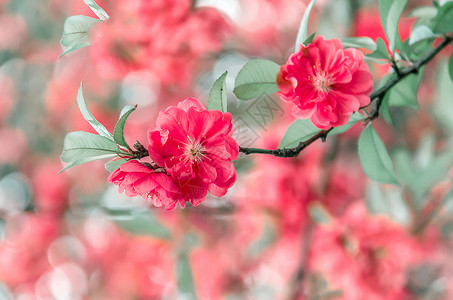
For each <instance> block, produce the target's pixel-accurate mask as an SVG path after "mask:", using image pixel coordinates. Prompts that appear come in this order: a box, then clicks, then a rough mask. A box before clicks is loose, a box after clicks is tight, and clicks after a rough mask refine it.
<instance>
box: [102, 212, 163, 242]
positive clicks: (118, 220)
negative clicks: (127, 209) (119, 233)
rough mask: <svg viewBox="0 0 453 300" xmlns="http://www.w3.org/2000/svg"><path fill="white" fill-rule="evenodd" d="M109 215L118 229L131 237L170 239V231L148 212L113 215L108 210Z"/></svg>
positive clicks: (113, 213)
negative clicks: (145, 236)
mask: <svg viewBox="0 0 453 300" xmlns="http://www.w3.org/2000/svg"><path fill="white" fill-rule="evenodd" d="M109 213H110V215H112V219H113V221H114V222H115V224H116V225H118V227H120V228H121V229H123V230H124V231H127V232H128V233H130V234H132V235H147V236H153V237H157V238H161V239H170V237H171V233H170V230H169V229H168V228H167V227H165V226H164V225H162V224H161V223H160V222H159V221H158V220H157V219H156V218H154V216H153V215H152V214H151V213H149V212H147V213H133V212H132V213H129V214H127V213H126V214H124V213H121V214H120V215H115V214H116V213H115V211H112V210H109Z"/></svg>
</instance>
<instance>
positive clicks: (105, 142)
mask: <svg viewBox="0 0 453 300" xmlns="http://www.w3.org/2000/svg"><path fill="white" fill-rule="evenodd" d="M118 153H121V151H119V149H118V145H117V144H116V143H115V142H113V141H112V140H110V139H108V138H105V137H103V136H99V135H96V134H92V133H88V132H84V131H75V132H70V133H68V134H67V135H66V137H65V139H64V146H63V154H62V155H61V160H62V161H64V162H67V163H70V164H69V165H68V166H66V167H65V168H64V169H63V170H66V169H68V168H70V167H73V166H75V165H80V164H82V163H85V162H90V161H93V160H98V159H104V158H112V157H115V156H116V155H117V154H118Z"/></svg>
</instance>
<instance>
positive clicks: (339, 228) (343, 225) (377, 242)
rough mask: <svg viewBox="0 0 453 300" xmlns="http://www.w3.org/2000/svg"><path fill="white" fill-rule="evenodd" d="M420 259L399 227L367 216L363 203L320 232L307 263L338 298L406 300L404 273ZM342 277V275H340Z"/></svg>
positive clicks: (417, 249) (416, 246)
mask: <svg viewBox="0 0 453 300" xmlns="http://www.w3.org/2000/svg"><path fill="white" fill-rule="evenodd" d="M421 258H422V248H421V247H420V245H419V244H418V243H417V241H416V240H415V239H414V238H412V237H411V236H410V233H409V232H408V231H407V230H406V229H405V228H404V227H402V226H400V225H398V224H396V223H394V222H392V221H391V220H390V219H388V218H386V217H384V216H370V215H369V214H368V213H367V211H366V208H365V206H364V205H363V203H357V204H356V205H354V206H351V207H350V209H349V210H348V212H347V213H346V214H345V215H344V216H343V217H342V218H340V219H336V220H331V222H330V223H329V224H327V225H326V226H322V227H319V228H318V229H317V231H316V232H315V235H314V240H313V244H312V248H311V256H310V264H311V267H312V269H313V271H315V272H321V273H322V274H323V276H325V278H326V279H327V281H328V282H329V286H330V288H331V289H341V290H342V292H343V297H341V298H339V299H347V300H361V299H370V300H371V299H395V300H397V299H406V298H404V297H403V295H405V294H406V290H405V287H406V284H407V280H408V278H407V271H408V269H409V267H411V266H412V265H413V264H416V263H418V262H419V260H420V259H421ZM339 274H341V275H339Z"/></svg>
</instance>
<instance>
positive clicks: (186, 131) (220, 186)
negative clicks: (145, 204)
mask: <svg viewBox="0 0 453 300" xmlns="http://www.w3.org/2000/svg"><path fill="white" fill-rule="evenodd" d="M156 123H157V127H156V128H155V129H150V130H149V131H148V141H149V147H148V152H149V156H150V158H151V160H152V162H151V163H146V162H145V163H142V162H139V161H135V160H130V161H128V162H126V163H124V164H122V165H121V166H120V168H119V169H117V170H115V171H114V172H113V173H112V174H111V175H110V177H109V182H113V183H114V184H116V185H118V186H119V191H120V192H123V191H126V194H127V195H128V196H136V195H140V196H142V197H143V198H145V199H151V201H152V202H153V204H154V205H155V206H162V205H163V206H165V208H166V209H173V208H175V206H176V205H177V204H178V203H179V204H180V205H181V206H182V207H184V206H185V204H186V202H190V203H191V204H192V205H198V204H200V203H201V202H203V200H204V199H205V197H206V194H207V192H208V191H209V192H210V193H211V194H212V195H214V196H218V197H221V196H223V195H225V194H226V192H227V190H228V189H229V188H230V187H231V186H232V185H233V183H234V182H235V180H236V170H235V168H234V166H233V163H232V161H233V160H235V159H237V157H238V152H239V147H238V145H237V143H236V141H235V140H234V139H233V138H232V137H231V135H232V128H233V127H232V123H231V114H230V113H222V112H220V111H217V110H211V111H208V110H206V109H205V108H204V107H203V105H202V104H201V103H200V102H199V101H198V100H197V99H194V98H188V99H186V100H184V101H182V102H180V103H179V104H178V105H177V106H170V107H168V108H167V109H166V110H165V111H164V112H161V113H160V114H159V116H158V118H157V121H156Z"/></svg>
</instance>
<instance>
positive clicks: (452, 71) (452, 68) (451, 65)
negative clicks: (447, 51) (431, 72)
mask: <svg viewBox="0 0 453 300" xmlns="http://www.w3.org/2000/svg"><path fill="white" fill-rule="evenodd" d="M448 74H449V75H450V79H451V80H452V81H453V55H452V56H450V60H449V61H448Z"/></svg>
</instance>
